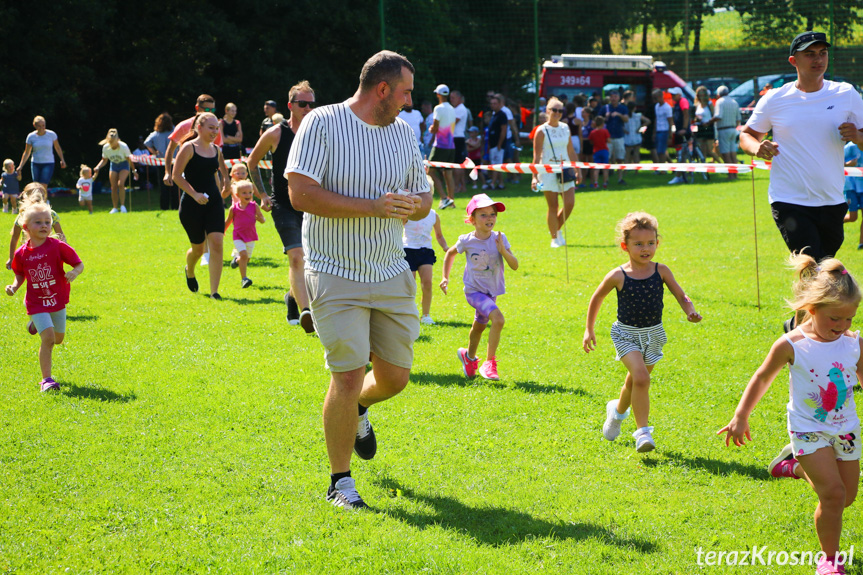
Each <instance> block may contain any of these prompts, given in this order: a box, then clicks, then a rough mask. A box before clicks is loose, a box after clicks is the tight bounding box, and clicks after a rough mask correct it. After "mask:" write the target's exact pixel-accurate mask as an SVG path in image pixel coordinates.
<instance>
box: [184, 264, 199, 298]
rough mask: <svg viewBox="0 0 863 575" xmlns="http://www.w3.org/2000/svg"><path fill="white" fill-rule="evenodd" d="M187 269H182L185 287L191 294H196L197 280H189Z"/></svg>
mask: <svg viewBox="0 0 863 575" xmlns="http://www.w3.org/2000/svg"><path fill="white" fill-rule="evenodd" d="M186 269H187V268H185V267H184V268H183V276H184V277H185V278H186V287H188V288H189V291H190V292H192V293H196V292H197V291H198V280H197V279H195V278H190V277H189V274H187V273H186Z"/></svg>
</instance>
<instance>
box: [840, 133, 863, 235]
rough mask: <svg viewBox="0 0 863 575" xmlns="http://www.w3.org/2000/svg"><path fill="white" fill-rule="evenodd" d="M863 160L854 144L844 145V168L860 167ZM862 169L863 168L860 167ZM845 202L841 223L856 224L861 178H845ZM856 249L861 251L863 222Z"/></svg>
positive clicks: (862, 197) (862, 203) (862, 187)
mask: <svg viewBox="0 0 863 575" xmlns="http://www.w3.org/2000/svg"><path fill="white" fill-rule="evenodd" d="M861 160H863V152H861V151H860V148H858V147H857V144H855V143H854V142H848V143H847V144H845V166H846V167H849V168H853V167H855V166H860V163H861ZM861 167H863V166H861ZM845 201H847V202H848V213H847V214H845V219H844V220H843V222H845V223H848V222H856V221H857V212H858V210H860V207H861V206H863V178H860V177H852V176H845ZM857 249H858V250H863V222H861V223H860V239H859V241H858V243H857Z"/></svg>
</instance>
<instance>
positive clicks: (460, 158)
mask: <svg viewBox="0 0 863 575" xmlns="http://www.w3.org/2000/svg"><path fill="white" fill-rule="evenodd" d="M464 142H465V139H464V138H453V139H452V143H453V144H455V163H456V164H460V163H462V162H464V159H465V158H467V147H466V146H465V143H464Z"/></svg>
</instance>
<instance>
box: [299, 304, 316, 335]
mask: <svg viewBox="0 0 863 575" xmlns="http://www.w3.org/2000/svg"><path fill="white" fill-rule="evenodd" d="M294 305H296V304H294ZM300 325H301V326H302V327H303V329H304V330H305V332H306V333H315V322H314V320H312V312H311V310H309V308H305V309H304V310H303V312H302V313H301V314H300Z"/></svg>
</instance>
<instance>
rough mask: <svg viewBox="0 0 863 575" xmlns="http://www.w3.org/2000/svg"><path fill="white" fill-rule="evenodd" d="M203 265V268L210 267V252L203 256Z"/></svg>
mask: <svg viewBox="0 0 863 575" xmlns="http://www.w3.org/2000/svg"><path fill="white" fill-rule="evenodd" d="M201 265H202V266H208V265H210V252H207V253H205V254H204V255H202V256H201Z"/></svg>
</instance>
